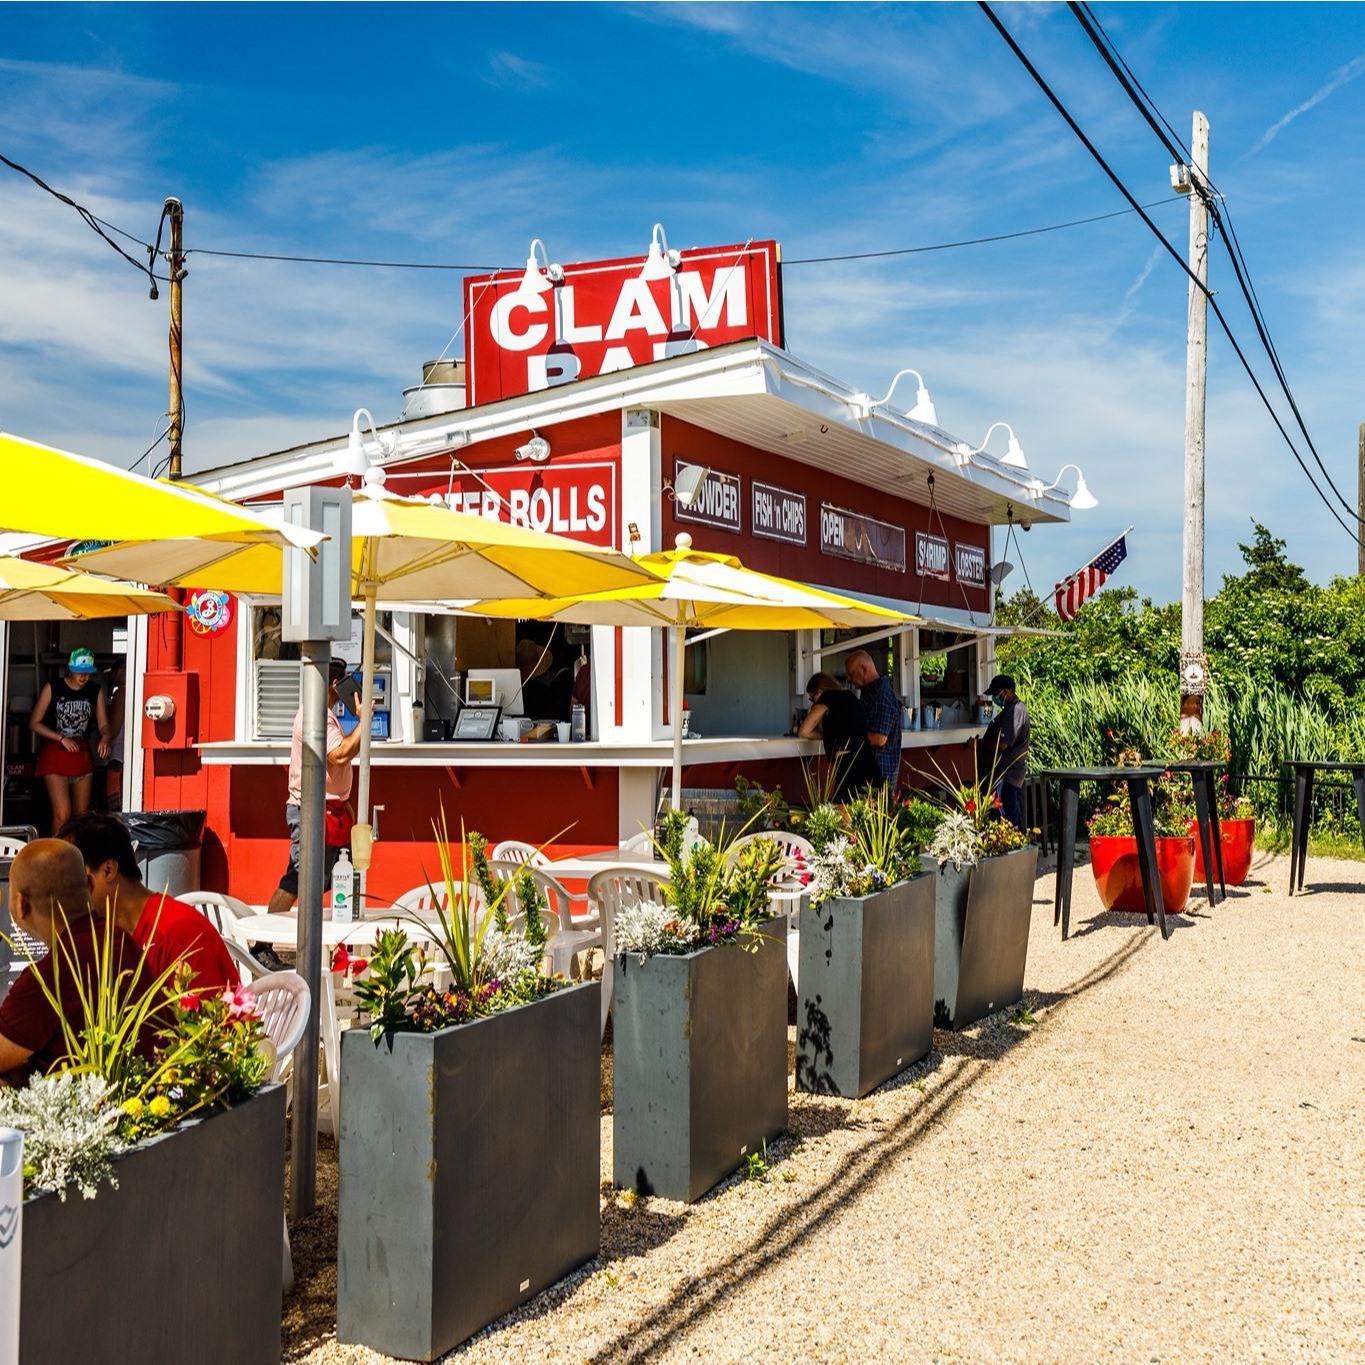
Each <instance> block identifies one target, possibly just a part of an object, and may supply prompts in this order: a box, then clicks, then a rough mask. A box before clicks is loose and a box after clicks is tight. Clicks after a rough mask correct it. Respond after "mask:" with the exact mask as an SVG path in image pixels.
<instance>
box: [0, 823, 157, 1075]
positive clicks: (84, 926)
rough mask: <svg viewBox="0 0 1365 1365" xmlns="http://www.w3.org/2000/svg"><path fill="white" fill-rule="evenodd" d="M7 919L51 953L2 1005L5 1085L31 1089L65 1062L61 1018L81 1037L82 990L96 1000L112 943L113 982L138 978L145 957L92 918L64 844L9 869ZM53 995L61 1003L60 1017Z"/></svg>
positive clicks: (48, 842) (35, 845)
mask: <svg viewBox="0 0 1365 1365" xmlns="http://www.w3.org/2000/svg"><path fill="white" fill-rule="evenodd" d="M9 913H10V918H11V919H12V920H13V921H14V924H15V927H16V928H19V929H22V930H24V932H25V933H28V934H31V935H32V936H33V937H34V938H36V939H39V940H41V941H42V942H43V943H45V944H47V946H48V953H47V956H46V957H44V958H42V959H40V960H39V961H38V962H35V963H31V964H30V965H29V966H28V967H26V968H25V969H24V971H23V973H22V974H21V975H20V976H19V979H18V980H17V981H16V982H15V983H14V985H13V986H11V987H10V991H9V994H8V995H7V996H5V999H4V1003H3V1004H0V1083H4V1084H9V1085H26V1084H27V1083H28V1080H29V1078H30V1077H31V1076H35V1075H41V1074H44V1073H46V1072H47V1071H50V1070H51V1069H52V1068H53V1066H54V1065H56V1064H57V1063H59V1062H61V1061H63V1060H64V1059H65V1058H66V1057H67V1055H68V1053H67V1046H66V1037H65V1031H64V1030H63V1028H62V1019H63V1017H65V1020H66V1023H67V1025H68V1026H69V1027H70V1028H71V1029H72V1030H73V1031H74V1032H75V1033H78V1034H79V1033H80V1032H81V1031H82V1030H83V1029H84V1026H85V1015H84V1008H83V1006H82V1004H81V990H80V985H81V983H82V982H83V983H84V985H85V989H86V991H87V993H91V992H92V989H93V986H94V983H95V979H96V974H97V972H98V970H99V963H100V961H101V959H102V957H103V955H104V953H105V947H106V943H107V945H108V950H109V952H110V953H112V955H113V961H112V963H111V964H110V967H111V971H110V977H111V979H113V978H115V977H117V976H118V975H119V974H120V973H122V972H133V973H139V972H140V971H141V966H142V952H141V950H140V949H139V948H138V946H137V944H136V943H134V942H133V940H132V938H131V937H129V935H128V934H126V933H124V931H123V930H122V929H120V928H118V927H117V926H116V925H114V924H112V923H108V924H106V921H105V917H104V915H103V914H98V915H97V914H94V913H93V912H92V908H91V903H90V879H89V877H88V876H87V875H86V871H85V860H84V859H83V858H82V857H81V854H80V850H79V849H77V848H75V847H73V846H72V845H71V844H68V843H67V842H66V841H65V840H63V839H35V840H34V841H33V842H32V843H30V844H26V845H25V846H24V848H23V849H21V850H20V852H19V855H18V856H17V857H16V858H15V860H14V863H13V865H12V866H11V867H10V874H9ZM54 981H55V983H56V984H55V985H54ZM44 983H46V986H47V991H44V989H43V985H44ZM131 989H133V990H136V984H135V983H134V985H133V986H132V987H131ZM48 992H51V993H52V994H53V995H55V996H57V997H58V998H59V1000H60V1003H61V1013H60V1014H59V1013H58V1011H57V1010H56V1009H54V1008H53V1004H52V1001H50V1000H49V999H48Z"/></svg>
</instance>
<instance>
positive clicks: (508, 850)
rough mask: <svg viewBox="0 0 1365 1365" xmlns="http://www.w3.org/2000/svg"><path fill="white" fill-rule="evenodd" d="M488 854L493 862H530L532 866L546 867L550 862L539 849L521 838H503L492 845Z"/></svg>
mask: <svg viewBox="0 0 1365 1365" xmlns="http://www.w3.org/2000/svg"><path fill="white" fill-rule="evenodd" d="M488 856H489V858H490V859H492V861H493V862H495V863H530V865H531V866H532V867H548V866H549V863H550V860H549V859H548V858H547V857H546V856H545V855H544V854H543V853H542V852H541V851H540V849H538V848H537V847H536V846H535V845H534V844H528V843H526V842H525V841H524V840H522V839H504V840H503V841H502V843H500V844H494V845H493V847H492V849H491V850H490V852H489V854H488Z"/></svg>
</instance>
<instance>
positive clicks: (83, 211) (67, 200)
mask: <svg viewBox="0 0 1365 1365" xmlns="http://www.w3.org/2000/svg"><path fill="white" fill-rule="evenodd" d="M0 162H4V164H5V165H6V166H8V167H9V168H10V170H12V171H17V172H18V173H19V174H20V175H24V176H27V177H28V178H29V179H30V180H31V181H33V183H34V184H35V185H37V186H38V188H39V189H40V190H43V191H45V192H46V193H47V194H50V195H51V196H52V197H53V198H54V199H56V200H59V201H60V202H61V203H63V204H66V205H68V206H69V207H70V208H73V209H75V210H76V212H77V214H79V215H80V218H81V221H82V222H84V223H85V225H86V227H88V228H89V229H90V230H91V232H93V233H95V235H96V236H98V237H100V238H101V239H102V240H104V241H105V242H107V243H108V244H109V245H110V246H111V247H112V248H113V249H114V250H115V251H117V252H118V254H119V255H120V256H122V257H123V259H124V260H125V261H127V262H128V264H129V265H131V266H132V267H133V268H134V269H135V270H137V271H140V272H141V273H142V274H144V275H146V276H147V279H148V280H149V281H150V282H151V286H152V297H153V298H156V282H157V280H158V279H160V280H162V282H163V283H164V282H165V277H164V276H160V275H157V274H156V272H155V271H153V269H152V266H151V262H150V260H149V261H147V262H146V263H144V262H142V261H139V260H137V259H136V258H135V257H133V256H130V255H129V254H128V253H127V252H126V251H125V250H124V249H123V248H122V247H121V246H119V244H118V243H117V242H116V241H114V239H113V238H112V237H110V235H109V234H108V233H107V232H105V230H104V228H103V227H102V226H101V220H100V219H98V218H96V217H95V215H94V214H93V213H91V211H90V210H89V209H88V208H86V207H85V205H84V204H78V203H77V202H76V201H75V200H74V199H73V198H72V197H71V196H70V195H69V194H63V193H62V192H61V190H55V189H53V188H52V186H51V185H49V184H48V183H47V181H46V180H44V179H43V178H42V177H41V176H38V175H35V174H34V173H33V172H32V171H31V170H29V168H28V167H27V166H21V165H20V164H19V163H18V162H17V161H11V160H10V159H9V157H7V156H5V155H4V153H3V152H0ZM115 231H117V229H115ZM119 235H120V236H121V237H126V236H129V235H130V234H128V233H124V232H120V233H119ZM133 240H136V238H134V239H133ZM141 245H143V246H146V245H147V243H146V242H143V243H141Z"/></svg>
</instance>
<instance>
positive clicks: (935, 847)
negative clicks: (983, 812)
mask: <svg viewBox="0 0 1365 1365" xmlns="http://www.w3.org/2000/svg"><path fill="white" fill-rule="evenodd" d="M929 856H930V857H931V858H933V859H935V860H936V861H937V862H938V865H939V867H940V868H943V867H946V866H947V865H948V864H949V863H952V865H953V867H954V868H955V869H956V870H957V871H958V872H961V871H962V869H963V868H964V867H975V866H976V864H977V860H978V859H979V858H980V857H981V835H980V833H979V832H978V830H977V828H976V826H975V825H974V824H973V823H972V820H971V817H970V816H969V815H967V814H966V813H965V812H964V811H960V810H955V811H953V812H952V813H951V814H950V815H948V816H947V817H945V819H944V820H943V823H942V824H940V825H939V827H938V828H937V829H936V830H935V831H934V837H933V838H932V839H931V840H930V841H929Z"/></svg>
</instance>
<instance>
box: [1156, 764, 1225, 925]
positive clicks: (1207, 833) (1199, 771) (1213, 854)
mask: <svg viewBox="0 0 1365 1365" xmlns="http://www.w3.org/2000/svg"><path fill="white" fill-rule="evenodd" d="M1226 767H1227V764H1226V763H1224V762H1223V761H1222V759H1217V758H1213V759H1199V758H1191V759H1187V760H1185V761H1184V762H1180V761H1179V760H1177V761H1176V762H1174V763H1168V764H1166V771H1167V772H1168V773H1189V775H1190V781H1191V782H1192V783H1193V784H1194V811H1195V823H1196V824H1197V825H1198V826H1199V852H1200V853H1201V854H1202V855H1203V858H1204V889H1205V890H1206V891H1207V892H1208V896H1209V904H1210V905H1212V904H1213V873H1214V866H1215V863H1216V864H1217V870H1218V890H1219V893H1220V894H1219V900H1227V898H1228V884H1227V880H1226V879H1225V877H1224V876H1223V828H1222V824H1221V823H1220V821H1219V819H1218V775H1219V773H1221V772H1222V770H1223V769H1224V768H1226Z"/></svg>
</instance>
